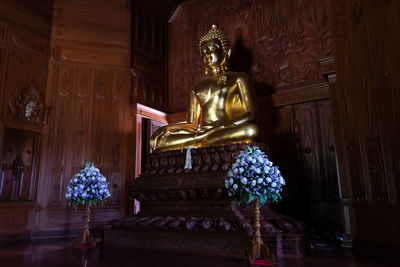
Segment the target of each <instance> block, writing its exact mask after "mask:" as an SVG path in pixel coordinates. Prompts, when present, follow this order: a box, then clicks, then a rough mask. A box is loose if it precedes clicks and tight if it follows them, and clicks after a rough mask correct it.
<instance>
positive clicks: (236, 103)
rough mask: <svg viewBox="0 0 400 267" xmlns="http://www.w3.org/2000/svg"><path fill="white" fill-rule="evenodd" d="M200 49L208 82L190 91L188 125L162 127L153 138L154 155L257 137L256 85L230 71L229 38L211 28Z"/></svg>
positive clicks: (196, 85)
mask: <svg viewBox="0 0 400 267" xmlns="http://www.w3.org/2000/svg"><path fill="white" fill-rule="evenodd" d="M199 48H200V54H201V56H202V58H203V63H204V66H205V74H206V75H207V78H206V79H204V80H202V81H200V82H198V83H197V84H195V85H194V86H193V88H192V90H191V93H190V106H189V113H188V119H187V122H186V123H177V124H171V125H167V126H164V127H161V128H159V129H158V130H157V131H156V132H154V134H153V135H152V136H151V138H150V146H151V148H152V149H153V151H167V150H174V149H179V148H186V147H188V146H197V147H206V146H214V145H224V144H230V143H236V142H252V141H254V139H255V138H257V136H258V127H257V125H256V124H255V123H254V115H255V110H254V108H255V107H254V89H253V84H252V82H251V81H250V77H249V75H248V74H246V73H243V72H231V71H228V68H227V60H228V58H229V56H230V53H231V50H230V48H229V40H228V39H227V37H226V36H225V35H224V34H223V32H222V31H221V30H220V29H218V27H217V26H216V25H212V27H211V29H210V31H209V32H208V33H207V34H206V35H205V36H203V37H202V38H201V39H200V42H199Z"/></svg>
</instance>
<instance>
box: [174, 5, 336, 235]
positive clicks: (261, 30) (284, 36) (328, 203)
mask: <svg viewBox="0 0 400 267" xmlns="http://www.w3.org/2000/svg"><path fill="white" fill-rule="evenodd" d="M214 23H217V24H218V25H220V26H221V28H222V29H223V30H224V31H225V33H226V34H227V37H228V38H229V39H230V42H231V49H232V56H231V59H230V61H229V67H230V69H231V70H233V71H243V72H247V73H250V74H251V76H252V79H253V81H254V83H255V90H256V96H257V124H258V126H259V128H260V130H261V135H262V136H261V138H262V141H263V142H265V143H266V144H267V145H268V146H269V149H270V153H271V155H272V157H273V160H274V161H275V162H276V163H277V164H279V165H280V166H281V169H282V170H283V171H284V172H285V175H286V178H287V179H288V186H287V189H286V191H287V192H288V195H287V196H286V199H290V200H291V202H292V204H291V205H292V207H293V204H297V205H298V207H296V208H291V210H290V211H289V212H291V213H293V212H297V213H298V215H299V216H301V217H303V219H306V220H309V221H311V222H312V223H315V224H319V225H322V226H323V227H325V225H324V224H325V222H326V220H325V218H328V217H329V218H330V219H329V224H330V225H329V227H331V229H330V230H340V228H341V226H340V225H341V222H340V214H339V193H338V181H337V179H338V178H337V173H336V158H335V156H336V154H335V143H334V136H333V128H332V117H331V112H330V100H329V87H328V83H327V82H326V80H325V79H324V78H323V75H324V74H325V73H329V72H332V71H333V69H332V64H331V63H332V62H333V48H332V43H331V34H330V28H329V24H328V6H327V1H320V0H296V1H289V0H286V1H281V0H279V1H278V0H271V1H263V0H255V1H254V0H253V1H249V0H233V1H232V0H222V1H221V0H218V1H217V0H207V1H200V0H192V1H188V2H184V3H183V4H181V5H180V6H179V7H178V8H177V9H176V11H175V12H174V14H173V15H172V17H171V19H170V21H169V28H168V104H169V106H168V108H169V112H171V113H172V116H169V117H170V118H172V119H173V120H174V121H179V120H182V118H184V113H183V112H184V111H185V110H186V109H187V103H188V95H189V93H188V92H189V90H190V87H191V86H192V85H193V84H194V83H195V82H197V81H199V80H201V79H202V78H203V77H204V70H203V66H202V61H201V58H200V56H199V49H198V41H199V39H200V37H201V36H203V35H204V34H205V33H206V32H207V31H208V30H209V29H210V26H211V25H212V24H214ZM314 193H316V194H314ZM289 195H290V196H289ZM305 214H307V216H304V215H305Z"/></svg>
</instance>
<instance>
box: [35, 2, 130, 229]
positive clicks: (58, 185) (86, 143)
mask: <svg viewBox="0 0 400 267" xmlns="http://www.w3.org/2000/svg"><path fill="white" fill-rule="evenodd" d="M129 20H130V3H129V1H124V0H114V1H85V2H84V3H83V2H81V1H63V0H59V1H55V2H54V12H53V25H52V37H51V56H50V62H49V77H48V92H49V94H48V97H47V101H48V103H49V105H50V106H51V107H52V110H51V112H50V114H49V129H48V132H47V133H46V134H47V138H48V147H47V150H46V153H44V154H43V155H42V160H43V165H44V166H43V167H44V168H43V171H42V173H41V174H42V175H41V177H40V178H41V180H40V184H41V185H42V186H43V188H42V190H41V193H42V196H41V198H40V199H39V203H40V205H41V206H42V207H43V208H42V209H41V210H39V211H38V212H36V213H35V214H33V215H32V217H34V219H35V220H37V222H38V225H37V227H38V229H37V231H38V232H39V233H38V234H40V232H41V231H66V230H67V229H70V228H72V229H73V228H75V229H76V228H78V227H79V224H80V221H81V218H80V216H79V215H78V214H79V213H78V214H77V213H76V212H75V211H74V210H73V209H71V208H68V206H67V204H66V201H65V192H66V186H67V184H68V182H69V179H70V178H71V177H72V176H73V175H74V174H75V173H76V172H78V171H79V169H80V167H81V165H82V164H83V163H85V162H86V161H93V162H94V163H95V165H96V166H98V168H99V169H100V170H101V172H102V173H103V174H104V175H105V176H106V177H107V178H108V181H109V183H110V193H111V196H112V197H111V200H109V201H108V202H107V203H106V205H105V206H102V207H99V208H98V209H95V211H94V216H93V217H94V223H97V224H101V223H105V222H108V221H110V220H112V219H115V218H118V217H119V216H120V214H121V213H124V208H125V203H124V201H125V197H126V194H125V185H126V183H127V181H128V179H129V178H128V177H129V174H130V170H133V166H132V165H133V163H130V162H129V161H128V159H127V155H128V153H129V149H133V148H130V147H128V145H127V142H128V138H129V134H130V133H131V131H132V118H131V115H130V113H131V111H130V107H129V90H130V86H129V48H130V22H129Z"/></svg>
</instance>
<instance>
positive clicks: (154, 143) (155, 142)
mask: <svg viewBox="0 0 400 267" xmlns="http://www.w3.org/2000/svg"><path fill="white" fill-rule="evenodd" d="M164 128H165V127H161V128H158V129H157V130H156V131H155V132H154V133H153V134H152V136H151V137H150V147H151V149H153V150H155V149H156V148H157V147H159V139H160V138H162V137H163V136H165V133H166V132H165V129H164Z"/></svg>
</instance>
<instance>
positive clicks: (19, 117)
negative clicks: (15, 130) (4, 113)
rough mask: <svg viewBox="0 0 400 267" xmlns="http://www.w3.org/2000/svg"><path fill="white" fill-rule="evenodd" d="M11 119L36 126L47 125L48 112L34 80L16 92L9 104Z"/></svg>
mask: <svg viewBox="0 0 400 267" xmlns="http://www.w3.org/2000/svg"><path fill="white" fill-rule="evenodd" d="M8 107H9V112H8V114H9V119H10V120H12V121H21V122H30V123H33V124H36V125H39V126H41V125H43V124H46V123H47V111H48V109H47V108H46V107H45V105H44V103H43V98H42V96H41V93H40V91H39V90H38V89H37V87H36V86H35V84H34V82H33V81H32V80H30V81H28V82H26V83H24V84H23V85H21V86H20V87H19V88H17V90H16V94H15V95H14V96H13V97H11V99H10V101H9V103H8Z"/></svg>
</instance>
